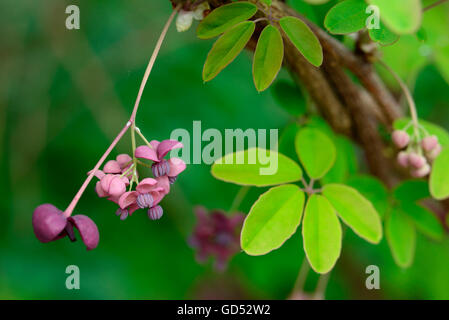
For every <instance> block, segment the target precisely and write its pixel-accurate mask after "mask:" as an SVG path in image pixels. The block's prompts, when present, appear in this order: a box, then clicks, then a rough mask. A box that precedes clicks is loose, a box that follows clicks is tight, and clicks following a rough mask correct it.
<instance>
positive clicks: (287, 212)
mask: <svg viewBox="0 0 449 320" xmlns="http://www.w3.org/2000/svg"><path fill="white" fill-rule="evenodd" d="M304 199H305V195H304V192H302V191H301V190H300V189H299V187H297V186H295V185H283V186H279V187H274V188H271V189H270V190H268V191H267V192H265V193H264V194H262V195H261V196H260V198H259V199H258V200H257V201H256V202H255V203H254V205H253V206H252V208H251V210H250V212H249V214H248V216H247V218H246V220H245V223H244V225H243V229H242V235H241V246H242V249H243V250H244V251H245V252H246V253H247V254H250V255H262V254H266V253H268V252H270V251H272V250H274V249H277V248H279V247H280V246H281V245H282V244H283V243H284V242H285V241H286V240H287V239H289V238H290V237H291V236H292V235H293V234H294V233H295V231H296V229H297V228H298V226H299V223H300V221H301V216H302V211H303V207H304Z"/></svg>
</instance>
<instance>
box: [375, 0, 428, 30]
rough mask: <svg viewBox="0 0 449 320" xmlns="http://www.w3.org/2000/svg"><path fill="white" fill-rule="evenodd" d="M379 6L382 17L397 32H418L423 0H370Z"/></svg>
mask: <svg viewBox="0 0 449 320" xmlns="http://www.w3.org/2000/svg"><path fill="white" fill-rule="evenodd" d="M368 3H370V4H373V5H376V6H378V7H379V11H380V18H381V19H382V21H383V22H384V23H385V25H386V26H387V27H388V28H390V29H391V31H393V32H395V33H397V34H410V33H414V32H416V31H417V30H418V29H419V27H420V25H421V15H422V8H421V0H408V1H407V4H405V3H404V0H368Z"/></svg>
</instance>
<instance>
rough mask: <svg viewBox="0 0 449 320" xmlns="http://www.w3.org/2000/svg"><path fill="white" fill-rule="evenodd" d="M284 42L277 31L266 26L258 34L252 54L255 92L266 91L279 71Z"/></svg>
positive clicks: (282, 57) (270, 26)
mask: <svg viewBox="0 0 449 320" xmlns="http://www.w3.org/2000/svg"><path fill="white" fill-rule="evenodd" d="M283 59H284V42H283V41H282V36H281V33H280V32H279V30H278V29H277V28H276V27H273V26H272V25H268V26H266V27H265V28H264V29H263V31H262V33H261V34H260V37H259V41H258V42H257V46H256V51H255V53H254V63H253V77H254V84H255V86H256V89H257V91H259V92H260V91H264V90H266V89H267V88H268V87H269V86H270V85H271V84H272V83H273V81H274V79H275V78H276V76H277V74H278V73H279V70H281V66H282V61H283Z"/></svg>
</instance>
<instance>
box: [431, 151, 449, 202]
mask: <svg viewBox="0 0 449 320" xmlns="http://www.w3.org/2000/svg"><path fill="white" fill-rule="evenodd" d="M429 183H430V194H431V195H432V197H434V198H435V199H437V200H443V199H446V198H448V197H449V148H446V149H443V151H441V153H440V155H439V156H438V157H437V158H436V159H435V161H434V162H433V165H432V172H431V174H430V182H429Z"/></svg>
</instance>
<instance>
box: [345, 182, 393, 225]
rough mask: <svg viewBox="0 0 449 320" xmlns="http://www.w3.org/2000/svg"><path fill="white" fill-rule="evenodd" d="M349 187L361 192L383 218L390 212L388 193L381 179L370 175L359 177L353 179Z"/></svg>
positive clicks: (348, 183)
mask: <svg viewBox="0 0 449 320" xmlns="http://www.w3.org/2000/svg"><path fill="white" fill-rule="evenodd" d="M347 185H349V186H351V187H353V188H354V189H356V190H357V191H358V192H360V193H361V194H362V195H363V196H364V197H365V198H367V199H368V200H369V201H371V203H372V204H373V206H374V208H376V211H377V212H378V213H379V215H380V216H381V217H384V216H385V213H386V212H387V210H388V207H389V203H388V191H387V188H386V187H385V186H384V185H383V184H382V182H381V181H380V180H379V179H376V178H374V177H372V176H368V175H359V176H354V177H351V178H350V179H349V180H348V181H347Z"/></svg>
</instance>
